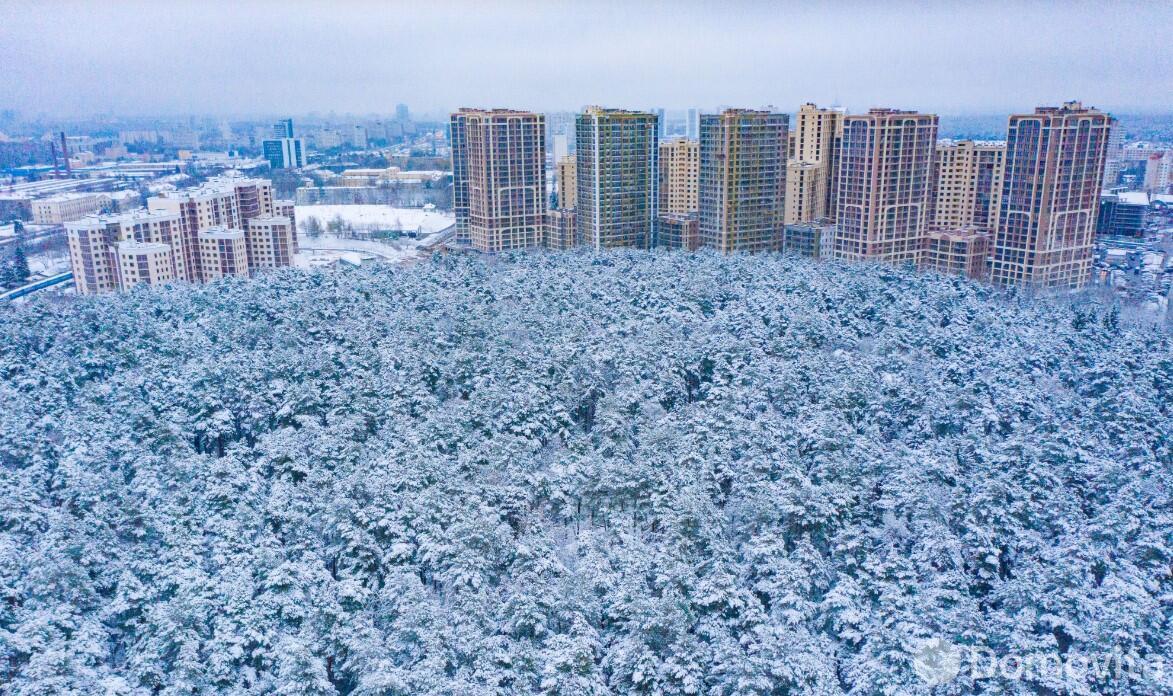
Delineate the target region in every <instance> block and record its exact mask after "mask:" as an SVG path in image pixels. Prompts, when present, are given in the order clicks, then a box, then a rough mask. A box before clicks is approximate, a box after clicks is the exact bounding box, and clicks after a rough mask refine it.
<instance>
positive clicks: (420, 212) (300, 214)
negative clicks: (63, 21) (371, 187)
mask: <svg viewBox="0 0 1173 696" xmlns="http://www.w3.org/2000/svg"><path fill="white" fill-rule="evenodd" d="M295 213H296V215H297V223H298V226H302V225H304V224H305V221H306V220H307V219H309V218H310V217H315V218H317V219H318V222H320V223H321V224H322V227H325V226H326V223H328V222H330V221H331V220H333V219H334V218H335V217H341V218H342V219H343V220H345V221H346V222H348V223H350V224H351V225H353V226H354V227H355V228H356V229H372V228H376V227H378V228H382V229H400V230H403V231H405V232H410V231H417V232H418V233H420V234H432V233H433V232H439V231H440V230H443V229H446V228H448V227H450V226H451V225H453V224H455V222H456V219H455V218H454V217H453V216H452V215H450V214H448V213H441V212H438V211H435V210H424V209H423V208H395V207H392V206H389V205H299V206H297V207H296V208H295Z"/></svg>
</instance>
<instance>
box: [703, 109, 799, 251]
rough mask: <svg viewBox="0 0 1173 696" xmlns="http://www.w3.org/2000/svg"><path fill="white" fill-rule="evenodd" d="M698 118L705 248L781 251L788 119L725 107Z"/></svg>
mask: <svg viewBox="0 0 1173 696" xmlns="http://www.w3.org/2000/svg"><path fill="white" fill-rule="evenodd" d="M700 119H701V122H700V131H701V139H700V140H701V142H700V196H699V206H700V243H701V246H707V247H712V248H714V249H717V250H719V251H722V252H726V253H728V252H732V251H773V250H777V249H778V247H779V245H780V243H781V239H782V209H783V205H784V204H785V200H786V128H787V122H788V121H789V117H788V116H787V115H786V114H780V113H776V112H772V111H750V110H747V109H726V110H725V111H723V112H721V113H720V114H705V115H703V116H701V117H700Z"/></svg>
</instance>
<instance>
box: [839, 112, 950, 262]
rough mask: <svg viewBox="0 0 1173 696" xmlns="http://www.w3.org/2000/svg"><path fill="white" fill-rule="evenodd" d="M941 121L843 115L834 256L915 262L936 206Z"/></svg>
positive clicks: (932, 117) (918, 116)
mask: <svg viewBox="0 0 1173 696" xmlns="http://www.w3.org/2000/svg"><path fill="white" fill-rule="evenodd" d="M936 141H937V117H936V116H935V115H933V114H922V113H917V112H914V111H899V110H895V109H872V110H870V111H869V112H868V113H866V114H856V115H850V116H845V117H844V119H843V137H842V140H841V142H840V145H839V153H838V155H837V162H836V175H835V196H836V207H835V222H836V234H835V256H836V257H838V258H842V259H846V260H875V261H881V262H886V263H912V264H916V263H917V262H918V261H919V259H920V254H921V250H922V248H923V242H924V235H925V232H926V231H927V229H928V226H929V220H930V214H931V212H932V211H931V208H932V188H933V186H932V176H933V151H934V148H935V146H936Z"/></svg>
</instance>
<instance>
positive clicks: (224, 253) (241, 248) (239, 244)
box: [198, 227, 248, 282]
mask: <svg viewBox="0 0 1173 696" xmlns="http://www.w3.org/2000/svg"><path fill="white" fill-rule="evenodd" d="M198 238H199V245H200V268H201V269H203V276H204V280H205V281H207V282H210V281H213V280H216V279H218V278H225V277H227V276H242V277H245V278H247V277H248V244H247V242H246V241H245V237H244V230H235V229H231V228H227V227H209V228H206V229H202V230H200V231H199V233H198Z"/></svg>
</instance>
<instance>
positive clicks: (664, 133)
mask: <svg viewBox="0 0 1173 696" xmlns="http://www.w3.org/2000/svg"><path fill="white" fill-rule="evenodd" d="M652 113H653V114H655V115H656V123H657V124H658V127H657V129H656V139H657V140H664V139H666V138H667V137H668V117H667V112H666V111H665V110H664V109H663V108H659V107H657V108H655V109H652Z"/></svg>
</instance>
